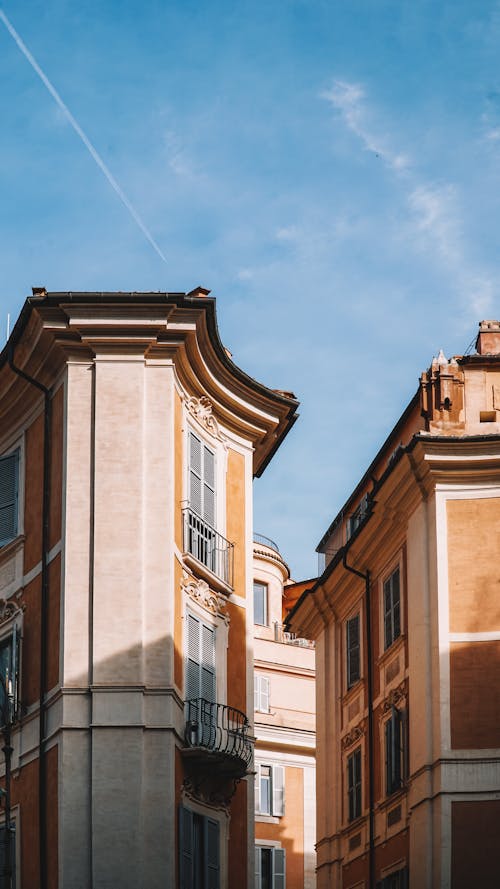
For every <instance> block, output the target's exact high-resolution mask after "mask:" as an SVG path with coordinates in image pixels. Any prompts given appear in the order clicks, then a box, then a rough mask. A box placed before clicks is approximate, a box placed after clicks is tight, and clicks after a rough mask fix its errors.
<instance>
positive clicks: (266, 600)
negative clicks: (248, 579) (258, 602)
mask: <svg viewBox="0 0 500 889" xmlns="http://www.w3.org/2000/svg"><path fill="white" fill-rule="evenodd" d="M256 587H260V588H261V590H262V593H263V600H262V604H263V612H264V614H263V617H264V622H263V623H261V622H260V621H258V620H256V615H255V592H256ZM253 622H254V626H257V627H268V626H269V584H267V583H265V581H263V580H254V582H253Z"/></svg>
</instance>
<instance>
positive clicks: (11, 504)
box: [0, 449, 19, 546]
mask: <svg viewBox="0 0 500 889" xmlns="http://www.w3.org/2000/svg"><path fill="white" fill-rule="evenodd" d="M18 499H19V449H18V450H16V451H14V452H13V453H12V454H8V455H7V456H6V457H0V546H4V545H5V544H6V543H9V541H10V540H14V538H15V537H17V533H18V512H19V507H18Z"/></svg>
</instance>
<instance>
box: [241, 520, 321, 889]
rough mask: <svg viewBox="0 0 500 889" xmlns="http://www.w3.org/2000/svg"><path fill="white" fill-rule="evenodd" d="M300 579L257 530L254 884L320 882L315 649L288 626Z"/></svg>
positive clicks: (279, 888)
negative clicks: (317, 871)
mask: <svg viewBox="0 0 500 889" xmlns="http://www.w3.org/2000/svg"><path fill="white" fill-rule="evenodd" d="M302 588H303V587H302V586H301V585H299V584H294V583H293V582H291V581H290V573H289V569H288V566H287V565H286V563H285V561H284V560H283V557H282V556H281V554H280V552H279V549H278V547H277V546H276V544H275V543H274V542H273V541H272V540H269V539H268V538H266V537H263V536H261V535H254V544H253V591H254V609H253V619H254V696H255V704H254V726H255V761H254V769H255V889H285V887H286V889H315V887H316V874H315V867H316V854H315V850H314V844H315V839H316V837H315V824H316V809H315V793H316V790H315V752H316V750H315V748H316V722H315V651H314V643H313V642H311V641H309V640H308V639H304V638H302V639H301V638H296V637H295V636H294V635H293V634H292V633H290V632H287V631H286V630H285V629H284V626H283V617H284V613H285V608H286V607H287V606H289V605H290V604H291V603H293V602H294V601H296V599H297V598H298V589H300V590H301V589H302Z"/></svg>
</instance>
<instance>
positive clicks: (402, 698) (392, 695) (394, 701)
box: [383, 680, 406, 713]
mask: <svg viewBox="0 0 500 889" xmlns="http://www.w3.org/2000/svg"><path fill="white" fill-rule="evenodd" d="M405 704H406V687H405V682H404V680H403V682H401V684H400V685H398V687H397V688H393V689H392V691H391V692H389V694H388V696H387V698H386V700H385V701H384V707H383V710H384V713H387V711H388V710H391V709H392V707H396V709H397V708H398V707H400V706H401V707H404V706H405Z"/></svg>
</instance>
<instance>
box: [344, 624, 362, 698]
mask: <svg viewBox="0 0 500 889" xmlns="http://www.w3.org/2000/svg"><path fill="white" fill-rule="evenodd" d="M346 653H347V688H351V686H352V685H354V684H355V683H356V682H358V680H359V678H360V676H361V669H360V667H361V665H360V644H359V614H356V615H355V616H354V617H351V618H350V619H349V620H348V621H347V622H346Z"/></svg>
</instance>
